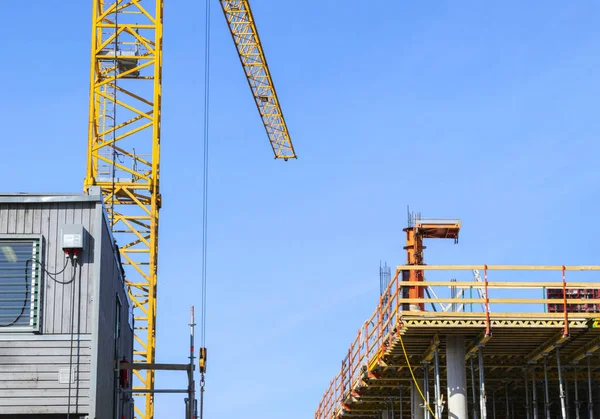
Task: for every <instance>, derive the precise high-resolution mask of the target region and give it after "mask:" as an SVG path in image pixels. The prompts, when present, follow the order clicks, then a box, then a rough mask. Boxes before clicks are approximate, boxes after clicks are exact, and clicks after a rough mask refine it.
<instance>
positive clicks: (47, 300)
mask: <svg viewBox="0 0 600 419" xmlns="http://www.w3.org/2000/svg"><path fill="white" fill-rule="evenodd" d="M57 200H59V199H57ZM66 201H76V200H66ZM63 224H83V226H84V228H85V229H86V231H87V243H86V247H85V250H84V251H83V253H82V254H81V255H80V256H79V258H80V263H79V264H78V267H77V269H76V271H75V281H73V282H72V283H69V284H67V285H61V284H58V283H57V282H56V281H53V280H51V279H50V278H49V277H48V275H46V274H43V275H42V288H41V289H42V295H41V298H42V315H41V328H40V333H39V334H36V333H32V332H21V333H7V332H6V331H4V330H0V418H2V417H3V415H9V414H31V415H33V414H61V413H63V414H64V413H66V411H67V402H68V395H69V392H68V387H69V386H68V384H63V383H59V378H58V377H59V371H60V370H61V369H66V370H67V371H68V367H69V363H70V360H72V362H73V365H74V366H75V371H76V373H75V383H73V384H71V388H72V390H71V400H70V403H71V412H72V413H75V414H76V413H80V414H90V418H91V419H94V418H98V419H100V418H107V419H109V418H112V414H111V413H109V412H106V409H104V413H98V414H96V412H95V411H96V405H98V406H103V407H105V405H106V404H107V403H106V402H107V401H109V402H111V403H112V400H113V398H112V391H113V388H114V387H113V356H114V350H113V344H112V341H113V339H112V337H113V333H114V316H115V314H114V311H115V301H116V295H117V294H119V295H120V297H121V302H122V309H123V313H122V315H121V318H122V319H123V322H124V324H125V325H124V326H123V327H122V328H121V330H122V336H123V338H122V340H123V344H122V354H123V355H126V356H127V358H128V359H131V354H132V341H133V332H132V331H131V329H130V328H129V326H128V325H127V318H128V316H127V313H128V310H129V305H128V301H127V297H126V295H125V291H124V289H123V282H122V278H121V276H120V272H119V267H118V264H117V260H116V258H115V256H114V249H113V247H112V246H113V245H112V238H111V235H110V232H109V229H108V226H107V225H106V222H105V218H104V215H103V209H102V205H101V203H100V202H99V200H93V199H82V200H81V201H80V202H79V201H77V202H45V203H40V202H24V203H12V202H5V201H3V200H2V197H0V235H12V234H20V235H23V234H36V235H42V237H43V244H42V246H43V248H42V251H43V262H44V266H45V268H46V269H47V270H48V271H50V272H58V271H60V270H62V269H63V267H64V264H65V258H64V253H63V251H62V248H61V239H60V229H61V225H63ZM96 258H97V259H98V260H96ZM100 259H101V260H100ZM72 274H73V268H72V267H71V266H70V265H69V266H68V267H67V268H66V269H65V271H64V273H62V274H60V275H57V276H56V279H57V281H60V282H65V281H69V280H70V279H71V277H72ZM111 295H112V298H111ZM111 299H112V300H113V301H111ZM73 301H74V302H75V311H74V316H73V317H74V321H72V314H71V312H72V311H71V308H72V302H73ZM71 327H73V333H74V342H73V345H71ZM98 333H99V335H98ZM107 388H110V395H109V396H110V397H109V398H108V399H107V398H106V397H108V396H107V394H108V393H107ZM96 390H98V391H100V392H101V396H100V397H98V396H96V395H95V394H94V392H95V391H96ZM111 411H112V409H111ZM98 412H100V410H99V411H98Z"/></svg>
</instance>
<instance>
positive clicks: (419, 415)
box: [410, 383, 425, 419]
mask: <svg viewBox="0 0 600 419" xmlns="http://www.w3.org/2000/svg"><path fill="white" fill-rule="evenodd" d="M410 411H411V418H412V419H425V418H424V414H423V413H425V412H424V411H423V398H422V397H421V395H420V394H419V391H418V390H417V386H415V383H410Z"/></svg>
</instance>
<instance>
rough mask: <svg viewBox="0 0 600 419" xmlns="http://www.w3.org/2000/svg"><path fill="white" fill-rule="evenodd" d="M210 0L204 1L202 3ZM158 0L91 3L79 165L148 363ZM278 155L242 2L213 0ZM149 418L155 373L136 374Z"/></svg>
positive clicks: (284, 135) (154, 247)
mask: <svg viewBox="0 0 600 419" xmlns="http://www.w3.org/2000/svg"><path fill="white" fill-rule="evenodd" d="M207 1H210V0H207ZM163 4H164V0H92V10H93V18H92V51H91V57H92V60H91V68H90V102H89V127H88V151H87V171H86V176H85V181H84V190H85V191H87V190H88V189H89V188H90V187H92V186H99V187H100V188H101V189H102V193H103V196H104V203H105V206H106V208H107V212H108V216H109V219H110V223H111V226H112V231H113V235H114V237H115V239H116V240H117V242H118V244H119V246H120V251H121V257H122V261H123V264H124V265H125V269H126V276H127V286H128V290H129V296H130V298H131V300H132V303H133V307H134V319H135V351H134V361H135V362H143V363H150V364H151V363H154V362H155V350H156V301H157V261H158V248H159V246H158V232H159V229H158V221H159V210H160V207H161V195H160V185H159V179H160V172H159V169H160V142H161V130H160V120H161V91H162V48H163V42H162V36H163ZM220 4H221V7H222V9H223V12H224V14H225V17H226V19H227V22H228V25H229V29H230V31H231V35H232V37H233V40H234V43H235V45H236V48H237V51H238V54H239V56H240V60H241V63H242V65H243V68H244V72H245V74H246V77H247V79H248V83H249V85H250V88H251V90H252V94H253V96H254V98H255V101H256V105H257V107H258V110H259V113H260V115H261V118H262V121H263V124H264V126H265V129H266V132H267V135H268V137H269V141H270V143H271V146H272V148H273V152H274V154H275V157H276V158H281V159H284V160H287V159H290V158H295V157H296V154H295V152H294V148H293V145H292V142H291V140H290V136H289V133H288V130H287V126H286V124H285V120H284V118H283V113H282V112H281V108H280V105H279V100H278V98H277V94H276V92H275V87H274V85H273V81H272V79H271V75H270V72H269V68H268V66H267V61H266V59H265V56H264V52H263V49H262V46H261V44H260V39H259V37H258V32H257V30H256V26H255V23H254V19H253V16H252V12H251V10H250V5H249V3H248V1H239V0H238V1H220ZM134 373H135V375H136V377H137V380H138V382H137V383H136V389H137V390H139V393H138V395H139V394H141V395H143V396H144V397H145V404H144V406H143V407H142V406H136V408H135V410H136V415H137V416H138V417H140V418H144V419H150V418H152V417H153V416H154V396H153V394H152V393H151V392H149V391H151V390H153V389H154V371H152V370H144V371H137V370H135V371H134Z"/></svg>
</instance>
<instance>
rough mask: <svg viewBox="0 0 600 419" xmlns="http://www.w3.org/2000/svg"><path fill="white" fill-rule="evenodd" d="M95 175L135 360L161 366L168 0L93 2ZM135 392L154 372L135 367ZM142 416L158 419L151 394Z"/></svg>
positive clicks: (91, 138)
mask: <svg viewBox="0 0 600 419" xmlns="http://www.w3.org/2000/svg"><path fill="white" fill-rule="evenodd" d="M92 7H93V20H92V53H91V54H92V62H91V69H90V105H89V106H90V111H89V132H88V153H87V173H86V178H85V186H84V189H85V190H86V191H87V190H88V188H90V187H91V186H99V187H101V189H102V193H103V196H104V202H105V205H106V208H107V210H108V214H109V217H110V221H111V225H112V229H113V234H114V237H115V239H116V240H117V242H118V244H119V246H120V249H121V257H122V261H123V263H124V265H125V269H126V277H127V286H128V289H129V295H130V298H131V300H132V302H133V307H134V319H135V348H134V361H136V362H145V363H153V362H154V356H155V348H156V284H157V276H156V272H157V257H158V212H159V209H160V204H161V198H160V190H159V167H160V117H161V113H160V107H161V87H162V75H161V73H162V25H163V0H93V6H92ZM134 373H135V375H136V377H137V380H135V383H134V384H135V387H134V388H135V389H138V390H151V389H153V388H154V372H153V371H151V370H148V371H141V372H140V371H134ZM142 395H143V396H144V397H145V404H144V407H141V406H136V415H137V416H139V417H141V418H145V419H146V418H148V419H149V418H152V417H153V415H154V405H153V395H152V394H149V393H146V394H143V393H142Z"/></svg>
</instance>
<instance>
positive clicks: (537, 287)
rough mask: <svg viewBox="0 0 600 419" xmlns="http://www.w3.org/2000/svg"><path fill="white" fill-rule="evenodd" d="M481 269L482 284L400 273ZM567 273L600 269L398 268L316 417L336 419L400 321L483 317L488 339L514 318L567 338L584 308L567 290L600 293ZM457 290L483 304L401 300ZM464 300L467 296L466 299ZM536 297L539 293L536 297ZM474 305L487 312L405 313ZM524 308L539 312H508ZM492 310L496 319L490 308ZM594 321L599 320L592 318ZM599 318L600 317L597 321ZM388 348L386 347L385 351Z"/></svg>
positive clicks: (599, 286) (469, 300)
mask: <svg viewBox="0 0 600 419" xmlns="http://www.w3.org/2000/svg"><path fill="white" fill-rule="evenodd" d="M473 269H478V270H480V271H482V272H483V276H484V278H483V281H482V282H477V281H475V280H472V281H450V280H446V281H428V280H425V281H423V282H407V281H402V280H401V279H399V277H401V276H400V273H401V272H402V271H403V270H405V271H407V270H422V271H472V270H473ZM490 271H558V272H559V275H558V277H557V278H556V280H555V281H545V282H544V281H536V282H527V281H494V282H490V281H488V276H489V275H488V274H489V272H490ZM569 271H600V266H519V265H507V266H502V265H490V266H488V265H458V266H457V265H443V266H426V265H424V266H416V265H411V266H398V267H397V269H396V274H395V276H394V278H393V279H392V280H391V281H390V283H389V285H388V287H387V289H386V290H385V291H384V292H383V293H382V295H381V296H380V298H379V304H378V306H377V309H376V310H375V312H374V313H373V315H372V316H371V317H370V318H369V319H368V320H367V321H365V322H364V324H363V326H362V327H361V328H360V329H359V330H358V333H357V336H356V338H355V339H354V341H353V342H352V343H351V345H350V349H349V350H348V353H347V355H346V357H345V358H344V359H343V360H342V365H341V369H340V372H339V373H338V374H337V375H336V376H335V377H334V379H333V380H331V382H330V384H329V387H328V388H327V391H325V394H324V395H323V398H322V399H321V402H320V403H319V406H318V408H317V410H316V412H315V419H332V418H337V417H338V415H339V413H340V410H341V409H342V407H343V403H344V400H345V399H346V398H347V397H348V396H349V395H350V394H351V392H352V390H353V389H354V387H355V385H356V384H357V383H358V381H359V380H360V377H361V375H362V374H363V373H365V372H366V373H368V372H369V371H371V370H372V369H373V367H374V366H376V365H377V364H378V362H379V361H380V360H381V357H382V355H383V353H384V352H385V350H386V348H387V347H388V346H389V345H390V344H391V341H392V339H393V337H394V336H395V333H399V331H400V329H401V327H402V321H401V320H402V316H408V315H410V316H423V317H425V316H427V317H428V318H431V317H434V318H439V319H443V318H448V319H450V318H454V319H455V318H457V317H461V318H468V317H477V318H481V317H484V318H485V320H486V333H490V327H491V319H492V318H494V319H496V318H510V317H524V316H529V317H535V318H536V319H541V320H544V319H548V320H551V319H552V320H556V319H561V318H562V319H564V328H565V329H564V333H567V334H568V325H569V322H568V320H569V315H574V314H581V313H570V312H569V310H568V307H569V306H570V305H574V304H577V305H579V304H581V303H582V300H580V299H572V298H568V292H567V290H569V289H581V288H584V289H600V281H598V282H567V272H569ZM414 286H416V287H438V288H439V287H448V289H449V288H450V287H454V288H468V289H470V290H474V289H482V290H483V293H482V295H483V298H456V297H455V298H451V297H442V298H403V296H402V292H401V291H402V289H403V287H414ZM557 287H559V288H562V290H563V299H562V300H557V299H549V298H546V294H545V290H546V289H547V288H557ZM507 289H508V290H533V291H538V292H540V291H541V293H540V294H538V295H542V296H543V298H536V297H535V296H533V297H532V298H514V297H506V296H502V295H499V296H496V295H495V294H500V292H499V290H507ZM463 294H464V293H463ZM533 294H535V292H533ZM418 303H427V304H432V305H434V304H440V303H450V304H457V305H458V304H476V305H477V306H479V305H481V306H482V307H484V310H482V311H479V312H443V311H442V312H440V311H437V312H432V311H403V310H402V307H403V305H404V304H418ZM551 303H552V304H556V303H559V304H560V303H562V306H563V311H562V312H553V313H549V312H547V311H545V310H540V309H541V308H542V307H545V306H546V305H547V304H551ZM585 303H587V304H600V298H598V299H586V300H585ZM523 305H526V306H529V307H531V306H533V307H534V308H537V309H538V310H540V311H539V312H537V311H534V310H529V311H525V310H521V311H507V309H506V308H507V307H513V308H520V307H522V306H523ZM492 306H493V307H494V310H493V313H492V310H491V307H492ZM589 315H590V317H595V316H594V315H593V313H589ZM597 316H598V317H600V314H598V315H597ZM386 343H387V345H386Z"/></svg>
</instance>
